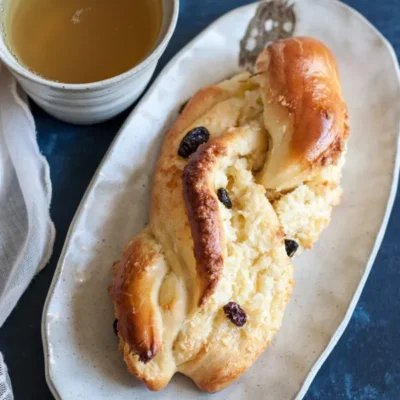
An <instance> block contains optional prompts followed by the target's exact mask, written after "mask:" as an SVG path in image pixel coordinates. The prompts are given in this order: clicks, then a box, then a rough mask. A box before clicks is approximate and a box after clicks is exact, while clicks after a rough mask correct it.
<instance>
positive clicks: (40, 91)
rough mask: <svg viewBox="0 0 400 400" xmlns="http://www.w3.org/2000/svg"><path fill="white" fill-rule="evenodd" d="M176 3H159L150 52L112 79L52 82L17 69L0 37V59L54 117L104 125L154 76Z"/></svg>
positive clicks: (172, 24)
mask: <svg viewBox="0 0 400 400" xmlns="http://www.w3.org/2000/svg"><path fill="white" fill-rule="evenodd" d="M178 11H179V0H163V20H162V25H161V29H160V33H159V36H158V39H157V42H156V45H155V47H154V49H153V51H152V52H151V53H150V54H148V56H147V57H146V58H145V59H144V60H143V61H142V62H141V63H140V64H138V65H136V66H135V67H134V68H132V69H130V70H129V71H127V72H125V73H123V74H121V75H117V76H115V77H113V78H109V79H105V80H103V81H99V82H93V83H87V84H67V83H60V82H54V81H50V80H47V79H44V78H42V77H41V76H39V75H36V74H34V73H33V72H32V71H30V70H29V69H27V68H26V67H24V66H23V65H21V64H20V63H19V62H18V60H17V59H16V58H15V57H14V55H13V54H12V53H11V52H10V51H9V49H8V47H7V45H6V43H5V41H4V36H3V33H2V34H1V35H0V59H1V61H2V62H3V63H4V64H5V65H6V66H7V67H8V69H9V70H10V71H11V72H12V74H13V75H14V76H15V77H16V78H17V80H18V82H19V83H20V84H21V86H22V88H23V89H24V90H25V92H26V93H27V94H28V95H29V96H30V97H31V98H32V99H33V100H34V101H35V102H36V103H37V104H39V106H41V107H42V108H43V109H44V110H46V111H47V112H48V113H49V114H51V115H53V116H54V117H56V118H58V119H60V120H63V121H66V122H71V123H74V124H94V123H98V122H102V121H105V120H107V119H110V118H112V117H114V116H115V115H117V114H119V113H120V112H122V111H123V110H125V109H126V108H127V107H129V106H130V105H131V104H132V103H133V102H134V101H135V100H136V99H137V98H138V97H139V96H140V95H141V93H142V92H143V90H144V89H145V87H146V85H147V84H148V82H149V80H150V78H151V76H152V75H153V73H154V70H155V68H156V65H157V62H158V60H159V58H160V57H161V55H162V53H163V52H164V50H165V48H166V47H167V44H168V42H169V40H170V39H171V36H172V33H173V32H174V29H175V26H176V22H177V19H178Z"/></svg>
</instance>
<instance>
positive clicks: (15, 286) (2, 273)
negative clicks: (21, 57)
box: [0, 66, 55, 400]
mask: <svg viewBox="0 0 400 400" xmlns="http://www.w3.org/2000/svg"><path fill="white" fill-rule="evenodd" d="M50 199H51V183H50V176H49V166H48V164H47V162H46V160H45V158H44V157H43V156H42V155H41V154H40V151H39V147H38V144H37V141H36V129H35V123H34V120H33V117H32V114H31V112H30V110H29V107H28V105H27V102H26V98H25V96H24V95H23V94H21V93H19V91H18V87H17V84H16V81H15V79H14V77H13V76H12V75H11V74H10V72H9V71H8V70H7V69H6V68H5V67H3V66H0V327H1V326H2V325H3V323H4V321H5V320H6V318H7V317H8V316H9V314H10V312H11V310H12V309H13V308H14V307H15V305H16V303H17V301H18V300H19V299H20V297H21V295H22V293H23V292H24V291H25V289H26V288H27V286H28V285H29V283H30V281H31V280H32V278H33V277H34V275H35V274H36V273H37V272H38V271H39V270H40V269H41V268H42V267H43V266H44V265H46V264H47V262H48V260H49V258H50V255H51V252H52V249H53V243H54V237H55V229H54V225H53V223H52V221H51V219H50V214H49V207H50ZM5 371H6V369H5V367H4V361H3V358H2V357H1V355H0V399H1V400H3V399H7V400H8V399H9V398H8V397H7V394H5V395H3V394H2V389H1V388H2V386H1V385H4V386H5V385H6V383H5V382H7V381H6V380H5V379H4V375H5ZM2 374H3V375H2ZM2 376H3V378H2ZM2 379H3V380H2ZM3 396H6V397H3ZM11 398H12V395H11Z"/></svg>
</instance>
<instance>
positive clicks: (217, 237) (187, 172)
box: [182, 143, 226, 305]
mask: <svg viewBox="0 0 400 400" xmlns="http://www.w3.org/2000/svg"><path fill="white" fill-rule="evenodd" d="M225 154H226V148H225V147H223V146H221V145H219V144H218V143H215V144H212V145H210V146H207V145H203V146H201V148H200V149H199V150H198V151H197V152H196V153H195V154H194V155H193V156H192V157H190V160H189V163H188V164H187V165H186V167H185V169H184V172H183V178H182V181H183V197H184V199H185V204H186V210H187V214H188V219H189V222H190V227H191V232H192V237H193V242H194V255H195V258H196V265H197V271H198V274H199V277H200V279H201V283H200V285H201V291H200V293H201V297H200V305H201V304H204V303H205V302H206V300H207V299H208V298H209V297H210V296H211V295H212V293H214V291H215V288H216V286H217V284H218V281H219V278H220V276H221V271H222V267H223V262H224V259H223V250H222V245H223V244H222V238H221V228H220V226H221V221H220V218H219V215H218V210H219V208H218V199H217V196H216V195H215V193H212V192H211V191H210V182H209V177H210V173H211V171H212V168H213V167H214V166H215V163H216V160H217V159H218V157H221V156H223V155H225Z"/></svg>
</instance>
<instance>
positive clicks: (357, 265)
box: [42, 0, 400, 400]
mask: <svg viewBox="0 0 400 400" xmlns="http://www.w3.org/2000/svg"><path fill="white" fill-rule="evenodd" d="M256 6H257V4H251V5H248V6H245V7H242V8H240V9H237V10H234V11H232V12H230V13H229V14H227V15H225V16H223V17H222V18H221V19H219V20H218V21H216V22H215V23H213V24H212V25H210V27H209V28H208V29H207V30H206V31H204V32H203V33H202V34H201V35H199V36H198V37H197V38H196V39H195V40H193V41H192V42H191V43H190V44H188V45H187V46H186V47H185V48H184V49H183V50H182V51H181V52H180V53H179V54H178V55H177V56H176V57H175V58H174V59H173V60H172V61H171V62H170V63H169V64H168V66H167V67H166V68H165V69H164V71H163V72H162V73H161V74H160V77H159V78H158V79H157V81H156V82H155V83H154V85H153V87H152V88H151V89H150V90H149V92H148V93H147V95H146V96H145V97H144V98H143V100H142V101H141V103H140V104H139V105H138V106H137V107H136V109H135V110H134V111H133V113H132V114H131V116H130V117H129V118H128V120H127V121H126V123H125V125H124V126H123V128H122V130H121V132H120V133H119V135H118V136H117V138H116V139H115V141H114V143H113V145H112V146H111V148H110V150H109V152H108V154H107V155H106V157H105V159H104V161H103V163H102V164H101V166H100V168H99V170H98V172H97V174H96V176H95V177H94V179H93V181H92V183H91V185H90V187H89V189H88V191H87V193H86V195H85V197H84V199H83V200H82V203H81V206H80V207H79V210H78V212H77V214H76V216H75V218H74V221H73V223H72V226H71V228H70V231H69V234H68V237H67V240H66V243H65V246H64V250H63V253H62V255H61V258H60V261H59V264H58V268H57V271H56V274H55V277H54V280H53V284H52V286H51V289H50V292H49V296H48V298H47V302H46V307H45V310H44V316H43V326H42V327H43V341H44V348H45V358H46V375H47V381H48V384H49V386H50V388H51V390H52V392H53V393H54V395H55V397H56V398H62V399H64V400H67V399H71V400H75V399H78V398H82V399H110V398H116V399H120V400H124V399H129V400H133V399H139V398H140V399H167V400H168V399H176V398H177V396H179V397H180V398H186V399H200V398H207V397H208V396H209V395H207V394H204V393H201V392H200V391H198V389H197V388H196V387H195V386H194V384H193V383H192V382H191V381H190V380H189V379H187V378H185V377H183V376H179V375H178V376H175V378H174V379H173V381H172V382H171V383H170V385H169V386H168V387H167V388H166V389H165V390H164V391H163V392H161V393H152V392H149V391H147V390H146V389H145V388H144V387H143V385H142V384H141V383H140V382H138V381H137V380H136V379H135V378H134V377H132V376H131V375H130V374H129V373H128V372H127V370H126V368H125V366H124V364H123V362H122V359H121V356H120V354H119V352H118V350H117V347H118V346H117V339H116V337H115V336H114V333H113V329H112V323H113V310H112V306H111V301H110V299H109V296H108V293H107V287H108V285H109V284H110V281H111V265H112V264H113V262H114V261H115V260H117V259H118V257H119V256H120V254H121V251H122V249H123V247H124V246H125V244H126V243H127V242H128V240H129V239H130V238H131V237H132V236H133V235H134V234H136V233H137V232H138V231H140V230H141V229H142V227H143V226H144V224H145V222H146V220H147V211H148V201H149V193H150V187H151V175H152V171H153V168H154V165H155V162H156V160H157V157H158V152H159V148H160V146H161V143H162V140H163V136H164V133H165V131H166V130H167V128H168V127H169V126H170V125H171V123H172V121H173V120H174V119H175V118H176V117H177V111H178V109H179V106H180V105H181V104H182V103H183V102H184V101H185V100H187V99H188V98H189V97H190V96H191V95H193V94H194V93H195V92H196V91H197V89H199V88H200V87H202V86H204V85H208V84H211V83H214V82H217V81H219V80H221V79H223V78H225V77H227V76H228V75H230V74H232V73H233V72H235V71H236V70H237V58H238V51H239V41H240V39H241V37H242V36H243V34H244V32H245V29H246V26H247V24H248V22H249V21H250V19H251V18H252V16H253V15H254V13H255V9H256ZM295 13H296V16H297V27H296V31H295V34H296V35H312V36H315V37H317V38H319V39H321V40H322V41H323V42H325V43H326V44H327V45H328V46H329V47H330V48H331V49H332V51H333V52H334V54H335V55H336V58H337V60H338V63H339V68H340V71H341V78H342V84H343V90H344V96H345V98H346V100H347V103H348V106H349V111H350V121H351V140H350V143H349V151H348V155H347V163H346V167H345V170H344V178H343V187H344V198H343V202H342V204H341V205H340V207H338V208H337V209H336V210H335V212H334V215H333V219H332V223H331V225H330V226H329V228H328V229H327V230H326V231H325V232H324V233H323V235H322V237H321V239H320V241H319V242H318V243H317V245H316V246H315V248H314V249H313V250H312V251H309V252H305V253H304V254H303V255H302V256H300V257H299V258H298V259H296V260H295V264H296V272H295V279H296V286H295V289H294V292H293V296H292V299H291V301H290V304H289V306H288V308H287V310H286V313H285V317H284V323H283V326H282V328H281V330H280V331H279V332H278V334H277V335H276V338H275V339H274V341H273V343H272V345H271V346H270V347H269V348H268V349H267V350H266V351H265V353H264V354H263V355H262V356H261V357H260V358H259V360H258V361H257V362H256V363H255V365H253V367H252V368H250V369H249V371H248V372H247V373H245V374H244V375H243V376H242V377H241V378H240V379H239V380H238V381H237V382H236V383H234V384H233V385H232V386H231V387H229V388H227V389H226V390H224V391H222V392H220V393H218V394H215V395H213V396H212V398H213V400H220V399H241V398H245V397H246V398H252V399H253V400H257V399H279V400H282V399H293V398H298V399H300V398H302V396H303V395H304V394H305V392H306V390H307V388H308V387H309V385H310V383H311V381H312V379H313V377H314V376H315V374H316V372H317V371H318V369H319V368H320V366H321V364H322V363H323V361H324V360H325V359H326V357H327V356H328V354H329V352H330V351H332V349H333V347H334V346H335V344H336V342H337V341H338V339H339V337H340V336H341V334H342V332H343V330H344V329H345V327H346V325H347V323H348V321H349V319H350V316H351V314H352V312H353V310H354V307H355V305H356V302H357V300H358V298H359V296H360V293H361V290H362V288H363V286H364V284H365V281H366V279H367V276H368V273H369V271H370V269H371V266H372V264H373V261H374V258H375V255H376V253H377V250H378V248H379V245H380V243H381V240H382V237H383V234H384V230H385V227H386V224H387V221H388V218H389V213H390V210H391V207H392V203H393V199H394V195H395V193H396V186H397V175H398V169H399V168H398V167H399V158H398V156H397V154H398V147H399V146H398V136H399V135H398V133H399V115H400V83H399V71H398V66H397V61H396V58H395V55H394V52H393V50H392V48H391V47H390V45H389V44H388V43H387V42H386V40H385V39H384V38H383V37H382V36H381V35H380V34H379V33H378V32H377V31H376V30H375V29H374V28H373V27H372V26H371V25H370V24H369V23H368V22H367V21H366V20H365V19H364V18H362V17H361V16H360V15H359V14H357V13H356V12H354V11H353V10H351V9H350V8H348V7H347V6H344V5H343V4H341V3H339V2H336V1H331V0H320V1H318V2H317V1H315V0H297V1H296V2H295Z"/></svg>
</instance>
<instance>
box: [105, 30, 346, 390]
mask: <svg viewBox="0 0 400 400" xmlns="http://www.w3.org/2000/svg"><path fill="white" fill-rule="evenodd" d="M347 136H348V126H347V109H346V105H345V103H344V101H343V99H342V95H341V88H340V83H339V77H338V71H337V66H336V62H335V59H334V57H333V55H332V53H331V52H330V51H329V49H328V48H327V47H326V46H325V45H324V44H322V43H321V42H319V41H317V40H315V39H312V38H306V37H297V38H291V39H285V40H282V41H277V42H274V43H272V44H270V45H269V46H268V47H267V48H266V49H265V50H264V51H263V52H262V53H261V54H260V55H259V57H258V60H257V64H256V73H255V74H253V75H251V74H249V73H243V74H239V75H237V76H235V77H233V78H232V79H229V80H227V81H224V82H222V83H220V84H218V85H214V86H210V87H207V88H204V89H202V90H200V91H199V92H198V93H197V94H195V95H194V96H193V98H192V99H191V100H190V102H189V103H188V104H187V106H186V107H185V108H184V110H183V111H182V114H181V115H180V117H179V118H178V120H177V121H176V123H175V124H174V126H173V127H172V128H171V129H170V131H169V132H168V134H167V136H166V138H165V142H164V145H163V148H162V151H161V155H160V158H159V162H158V166H157V169H156V173H155V177H154V182H153V190H152V198H151V213H150V223H149V226H148V227H147V228H146V229H145V230H144V231H143V232H142V233H140V234H139V235H138V236H136V237H135V238H134V239H133V240H132V241H131V242H130V243H129V244H128V246H127V247H126V249H125V251H124V253H123V255H122V258H121V260H120V261H119V262H118V263H116V264H115V265H114V278H113V282H112V285H111V287H110V293H111V297H112V300H113V303H114V306H115V317H116V318H117V320H118V322H117V330H118V335H119V339H120V350H121V352H122V354H123V357H124V360H125V362H126V364H127V366H128V368H129V370H130V371H131V372H132V373H133V374H134V375H135V376H137V377H138V378H139V379H141V380H142V381H143V382H144V383H145V384H146V385H147V387H148V388H150V389H152V390H160V389H162V388H164V387H165V386H166V385H167V384H168V382H169V381H170V379H171V378H172V376H173V375H174V374H175V373H176V372H181V373H183V374H185V375H187V376H189V377H190V378H192V379H193V380H194V381H195V383H196V384H197V385H198V386H199V388H201V389H202V390H205V391H209V392H215V391H217V390H220V389H223V388H224V387H226V386H228V385H229V384H231V383H232V382H233V381H235V380H236V379H237V378H238V377H239V376H240V375H241V374H242V373H243V372H244V371H246V369H248V368H249V367H250V366H251V365H252V363H253V362H254V361H255V360H256V359H257V357H258V356H259V355H260V354H261V353H262V351H263V350H264V349H265V348H266V346H267V345H268V344H269V343H270V341H271V339H272V338H273V336H274V334H275V333H276V331H277V330H278V329H279V327H280V325H281V321H282V316H283V312H284V309H285V305H286V303H287V302H288V300H289V297H290V294H291V290H292V286H293V267H292V264H291V260H290V257H291V256H293V255H294V253H295V252H296V251H297V252H298V251H299V250H302V249H303V248H310V247H311V246H312V244H313V243H314V242H315V241H316V240H317V238H318V236H319V235H320V233H321V231H322V229H323V228H324V227H325V226H326V225H327V224H328V223H329V220H330V215H331V211H332V207H333V206H335V205H336V204H338V203H339V201H340V197H341V188H340V177H341V168H342V165H343V161H344V154H345V145H346V139H347Z"/></svg>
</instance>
